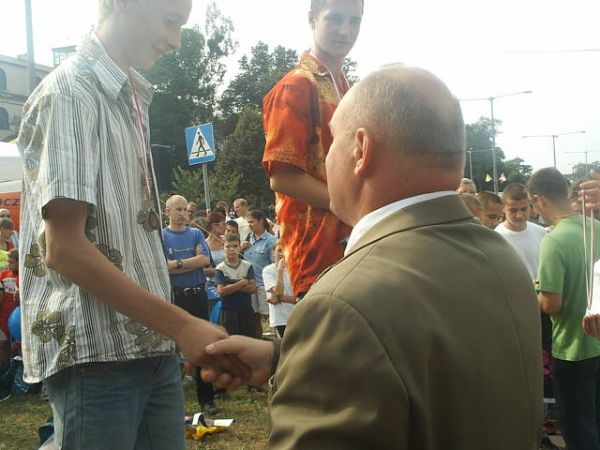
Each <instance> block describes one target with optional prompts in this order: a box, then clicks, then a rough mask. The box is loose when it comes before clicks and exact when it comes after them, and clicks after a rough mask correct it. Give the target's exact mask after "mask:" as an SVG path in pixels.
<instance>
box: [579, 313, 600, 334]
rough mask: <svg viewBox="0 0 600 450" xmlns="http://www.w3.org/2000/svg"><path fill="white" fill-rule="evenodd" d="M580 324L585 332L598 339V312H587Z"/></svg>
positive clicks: (599, 328)
mask: <svg viewBox="0 0 600 450" xmlns="http://www.w3.org/2000/svg"><path fill="white" fill-rule="evenodd" d="M582 326H583V331H585V334H587V335H588V336H592V337H594V338H596V339H600V314H589V315H586V316H584V317H583V324H582Z"/></svg>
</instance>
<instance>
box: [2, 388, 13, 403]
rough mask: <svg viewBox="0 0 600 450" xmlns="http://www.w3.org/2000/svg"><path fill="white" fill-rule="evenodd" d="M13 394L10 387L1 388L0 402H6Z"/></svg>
mask: <svg viewBox="0 0 600 450" xmlns="http://www.w3.org/2000/svg"><path fill="white" fill-rule="evenodd" d="M11 397H12V395H11V393H10V390H9V389H4V388H2V389H0V403H2V402H5V401H6V400H8V399H9V398H11Z"/></svg>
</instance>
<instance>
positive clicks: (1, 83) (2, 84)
mask: <svg viewBox="0 0 600 450" xmlns="http://www.w3.org/2000/svg"><path fill="white" fill-rule="evenodd" d="M0 91H6V73H4V70H2V69H0Z"/></svg>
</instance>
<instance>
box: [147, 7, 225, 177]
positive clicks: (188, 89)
mask: <svg viewBox="0 0 600 450" xmlns="http://www.w3.org/2000/svg"><path fill="white" fill-rule="evenodd" d="M232 33H233V25H232V22H231V19H229V18H228V17H224V16H223V15H222V14H221V12H220V11H219V9H218V8H217V7H216V5H215V3H214V2H211V3H210V4H209V6H208V7H207V12H206V23H205V26H204V30H203V31H201V29H200V28H199V27H198V26H195V27H193V28H189V29H187V28H186V29H183V30H182V34H181V49H180V50H179V51H177V52H173V53H170V54H167V55H165V56H164V57H163V58H161V59H160V60H159V61H157V62H156V64H155V65H154V67H152V68H151V69H149V70H147V71H145V72H144V76H145V77H146V78H147V79H148V80H149V81H150V83H151V84H152V85H153V87H154V90H155V94H154V99H153V101H152V105H151V107H150V127H151V130H152V136H151V138H152V143H156V144H162V145H167V146H172V147H173V148H174V150H175V151H174V153H173V155H172V156H171V158H170V160H171V161H170V166H169V167H160V168H158V169H159V170H166V171H167V173H169V174H171V171H172V169H173V168H174V167H177V166H182V167H186V166H187V152H186V144H185V135H184V129H185V128H186V127H189V126H191V125H194V124H197V123H206V122H212V121H213V119H214V115H215V106H216V103H217V102H216V98H217V92H218V89H219V87H220V86H221V84H222V83H223V78H224V75H225V63H224V62H223V61H224V59H225V58H226V57H227V56H229V55H230V54H231V53H232V52H233V51H234V49H235V46H236V43H235V42H234V41H233V38H232Z"/></svg>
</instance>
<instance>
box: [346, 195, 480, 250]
mask: <svg viewBox="0 0 600 450" xmlns="http://www.w3.org/2000/svg"><path fill="white" fill-rule="evenodd" d="M472 218H473V216H472V214H471V213H470V211H469V210H468V209H467V207H466V206H465V204H464V202H463V201H462V199H461V198H460V197H459V196H458V195H447V196H444V197H440V198H435V199H433V200H427V201H425V202H421V203H417V204H415V205H411V206H409V207H407V208H405V209H401V210H400V211H397V212H395V213H393V214H390V215H389V216H388V217H386V218H385V219H383V220H382V221H381V222H378V223H377V224H375V225H374V226H373V228H371V229H370V230H368V231H367V232H366V233H365V234H364V235H363V236H361V238H360V239H359V240H358V241H357V242H356V244H355V245H354V246H353V248H352V250H351V251H350V252H349V253H348V255H346V258H347V257H348V256H350V255H352V254H354V253H356V252H357V251H359V250H360V249H362V248H364V247H366V246H368V245H370V244H372V243H373V242H375V241H378V240H380V239H382V238H384V237H386V236H389V235H391V234H394V233H399V232H402V231H407V230H411V229H415V228H421V227H424V226H429V225H438V224H442V223H450V222H459V221H466V220H470V219H472ZM344 259H345V258H344Z"/></svg>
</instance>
